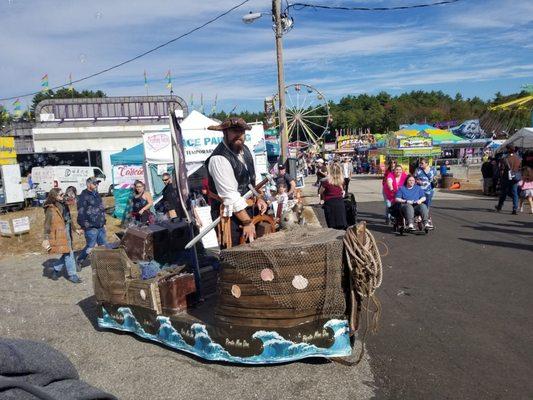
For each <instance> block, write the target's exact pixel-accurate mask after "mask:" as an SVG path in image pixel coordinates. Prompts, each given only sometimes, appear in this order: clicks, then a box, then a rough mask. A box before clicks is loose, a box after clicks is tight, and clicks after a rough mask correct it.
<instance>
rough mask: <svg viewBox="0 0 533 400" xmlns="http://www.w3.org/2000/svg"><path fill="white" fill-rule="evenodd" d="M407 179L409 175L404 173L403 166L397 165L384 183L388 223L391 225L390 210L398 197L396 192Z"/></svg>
mask: <svg viewBox="0 0 533 400" xmlns="http://www.w3.org/2000/svg"><path fill="white" fill-rule="evenodd" d="M406 179H407V174H406V173H405V172H404V171H403V167H402V166H401V165H399V164H398V165H396V167H395V168H394V170H393V171H392V172H389V173H388V175H387V176H385V179H384V182H383V198H384V199H385V206H386V207H387V211H386V223H387V225H388V224H390V217H391V216H390V213H389V208H390V206H392V204H393V203H394V198H395V197H396V192H397V191H398V189H399V188H401V187H402V186H403V184H404V183H405V180H406Z"/></svg>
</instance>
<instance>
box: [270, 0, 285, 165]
mask: <svg viewBox="0 0 533 400" xmlns="http://www.w3.org/2000/svg"><path fill="white" fill-rule="evenodd" d="M272 19H273V20H274V27H275V28H274V29H275V31H274V32H275V36H276V58H277V64H278V100H279V107H278V108H279V144H280V150H281V154H280V156H281V162H282V163H284V162H285V161H286V160H287V152H288V148H289V135H288V131H287V109H286V103H285V76H284V75H285V73H284V68H283V41H282V38H283V27H282V26H281V0H272Z"/></svg>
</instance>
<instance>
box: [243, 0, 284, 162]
mask: <svg viewBox="0 0 533 400" xmlns="http://www.w3.org/2000/svg"><path fill="white" fill-rule="evenodd" d="M263 14H264V13H251V12H250V14H248V15H245V16H244V17H243V18H242V20H243V22H244V23H246V24H251V23H252V22H254V21H255V20H257V19H259V18H261V17H262V16H263ZM266 14H268V13H266ZM284 18H286V21H285V26H284V23H283V22H284ZM272 22H273V23H274V27H273V28H274V34H275V37H276V58H277V66H278V102H279V103H278V109H279V141H280V150H281V154H280V157H281V162H282V163H284V162H285V161H286V160H287V152H288V148H289V136H288V130H287V109H286V105H285V78H284V70H283V41H282V39H283V33H284V32H286V31H288V30H289V29H290V27H292V19H289V18H287V17H286V16H285V15H284V16H282V14H281V0H272Z"/></svg>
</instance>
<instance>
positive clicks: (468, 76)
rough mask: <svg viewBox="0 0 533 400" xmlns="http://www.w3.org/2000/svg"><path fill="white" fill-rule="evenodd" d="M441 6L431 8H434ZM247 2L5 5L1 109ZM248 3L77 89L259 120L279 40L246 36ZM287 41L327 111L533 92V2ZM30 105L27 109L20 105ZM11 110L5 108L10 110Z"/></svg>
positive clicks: (314, 32)
mask: <svg viewBox="0 0 533 400" xmlns="http://www.w3.org/2000/svg"><path fill="white" fill-rule="evenodd" d="M432 1H434V0H428V2H432ZM239 2H240V1H239V0H217V1H214V0H196V1H185V0H150V1H148V0H146V1H140V0H113V1H111V0H91V1H82V0H2V2H1V3H0V33H1V37H2V40H1V41H0V54H1V55H2V56H1V60H2V62H1V63H0V77H1V79H0V97H11V96H17V95H19V94H22V93H27V92H32V91H36V90H39V89H40V79H41V77H42V76H43V75H44V74H45V73H48V75H49V79H50V85H51V86H55V85H58V84H62V83H65V82H67V81H68V76H69V74H70V73H72V76H73V79H76V78H79V77H81V76H84V75H88V74H90V73H93V72H95V71H98V70H100V69H103V68H106V67H108V66H110V65H112V64H115V63H118V62H120V61H123V60H124V59H127V58H129V57H131V56H134V55H136V54H138V53H141V52H143V51H145V50H147V49H149V48H151V47H154V46H155V45H158V44H160V43H162V42H165V41H166V40H168V39H170V38H173V37H175V36H178V35H180V34H181V33H183V32H185V31H187V30H189V29H190V28H193V27H195V26H197V25H200V24H201V23H203V22H205V21H206V20H208V19H210V18H212V17H214V16H215V15H217V14H219V13H221V12H223V11H225V10H227V9H229V8H231V7H232V6H234V5H236V4H238V3H239ZM308 2H309V3H314V4H328V5H332V4H336V5H351V6H395V5H406V4H407V5H408V4H419V3H421V2H424V0H387V1H384V0H372V1H370V0H369V1H358V0H350V1H348V0H343V1H334V0H309V1H308ZM270 5H271V1H270V0H251V1H250V2H249V3H247V4H246V5H244V6H243V7H241V8H240V9H238V10H236V11H234V12H233V13H231V14H229V15H227V16H225V17H224V18H223V19H221V20H219V21H217V22H216V23H214V24H212V25H210V26H208V27H207V28H205V29H203V30H201V31H199V32H196V33H194V34H193V35H191V36H189V37H187V38H186V39H183V40H180V41H178V42H175V43H173V44H171V45H169V46H167V47H166V48H164V49H162V50H160V51H158V52H156V53H153V54H151V55H149V56H147V57H145V58H143V59H141V60H138V61H135V62H133V63H131V64H128V65H126V66H124V67H122V68H120V69H117V70H114V71H111V72H109V73H107V74H105V75H102V76H99V77H96V78H94V79H91V80H89V81H86V82H84V83H82V84H79V85H77V86H76V88H77V89H102V90H104V91H105V92H106V93H107V94H108V95H110V96H122V95H124V96H126V95H143V94H145V93H146V91H145V88H144V81H143V71H144V70H146V71H147V74H148V79H149V93H150V94H154V95H155V94H165V93H167V90H166V89H165V81H164V76H165V74H166V71H167V70H168V69H171V70H172V75H173V79H174V81H173V82H174V91H175V94H177V95H179V96H181V97H183V98H184V99H185V100H186V101H189V100H190V96H191V94H192V95H193V96H194V103H195V105H198V103H199V100H200V95H201V94H203V98H204V104H205V109H206V111H209V110H210V109H211V107H212V103H213V99H214V97H215V96H216V95H218V110H221V109H225V110H230V109H232V108H233V107H234V106H237V107H238V110H245V109H248V110H259V109H262V104H263V99H264V98H265V97H266V96H269V95H272V94H274V93H275V92H276V64H275V51H274V36H273V31H272V29H271V28H270V25H271V23H270V20H269V18H268V17H264V18H262V19H260V20H258V21H256V22H255V23H254V24H251V25H245V24H243V23H242V22H241V18H242V16H243V15H244V14H246V13H248V12H249V11H268V9H269V7H270ZM291 14H292V16H293V18H294V20H295V26H294V29H293V30H292V31H291V32H289V33H288V34H287V35H285V37H284V47H285V75H286V83H287V84H290V83H306V84H310V85H312V86H314V87H316V88H317V89H319V90H320V91H322V92H323V93H324V94H325V96H326V97H327V98H328V99H333V100H338V99H339V98H340V97H342V96H344V95H348V94H353V95H357V94H360V93H377V92H379V91H381V90H385V91H387V92H389V93H392V94H399V93H402V92H405V91H411V90H442V91H444V92H447V93H450V94H452V95H454V94H455V93H456V92H461V93H462V94H463V95H464V96H465V97H472V96H479V97H482V98H484V99H488V98H491V97H492V96H493V95H494V93H495V92H497V91H501V92H502V93H504V94H505V93H513V92H517V91H519V90H520V85H522V84H524V83H533V0H462V1H460V2H459V3H456V4H452V5H447V6H438V7H433V8H424V9H414V10H406V11H394V12H379V13H378V12H341V11H328V10H317V9H310V8H308V9H304V10H299V11H297V10H294V9H293V10H292V12H291ZM30 99H31V98H26V99H22V102H23V105H25V104H26V102H27V101H29V100H30ZM11 103H12V101H10V102H3V104H4V105H5V106H8V107H10V105H11Z"/></svg>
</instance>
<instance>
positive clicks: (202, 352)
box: [98, 307, 351, 364]
mask: <svg viewBox="0 0 533 400" xmlns="http://www.w3.org/2000/svg"><path fill="white" fill-rule="evenodd" d="M102 311H103V316H102V318H98V326H100V327H102V328H109V329H117V330H121V331H127V332H133V333H135V334H136V335H138V336H140V337H142V338H145V339H149V340H153V341H156V342H159V343H163V344H165V345H167V346H169V347H172V348H174V349H177V350H182V351H186V352H188V353H191V354H194V355H196V356H198V357H201V358H204V359H207V360H212V361H226V362H232V363H244V364H273V363H283V362H288V361H295V360H300V359H302V358H306V357H345V356H349V355H350V354H351V346H350V337H349V335H348V322H347V321H346V320H340V319H331V320H329V321H327V322H326V323H325V324H324V328H325V329H326V328H331V329H332V330H333V332H334V339H335V341H334V342H333V344H332V345H331V346H330V347H328V348H323V347H318V346H315V345H314V344H309V343H305V342H303V343H294V342H292V341H290V340H287V339H285V338H283V337H282V336H281V335H280V334H278V333H277V332H275V331H263V330H261V331H257V332H255V333H254V334H253V335H252V337H253V338H254V339H259V340H261V341H262V342H263V351H262V353H261V354H259V355H255V356H250V357H238V356H233V355H231V354H230V353H229V352H228V351H227V350H226V349H225V348H224V347H223V346H222V345H220V344H218V343H215V342H213V340H212V339H211V337H210V336H209V333H208V332H207V329H206V327H205V325H203V324H199V323H195V324H192V325H191V327H190V331H191V336H192V337H193V338H194V345H192V346H191V345H190V344H188V343H187V342H185V340H184V339H183V336H182V335H181V334H180V333H179V332H178V331H176V329H174V327H173V326H172V324H171V322H170V319H169V318H168V317H164V316H158V317H157V320H158V322H159V324H160V327H159V331H158V332H157V333H156V334H155V335H152V334H150V333H147V332H145V331H144V329H143V328H142V326H141V324H140V323H139V322H138V321H137V319H136V318H135V316H134V315H133V313H132V312H131V309H130V308H129V307H120V308H119V309H118V312H119V313H120V314H122V316H123V317H124V321H123V323H122V324H119V323H118V322H117V321H115V320H114V319H113V318H112V317H111V316H110V315H109V313H108V312H107V310H106V309H105V308H104V307H102Z"/></svg>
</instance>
